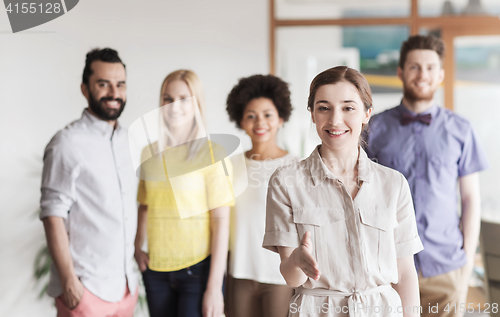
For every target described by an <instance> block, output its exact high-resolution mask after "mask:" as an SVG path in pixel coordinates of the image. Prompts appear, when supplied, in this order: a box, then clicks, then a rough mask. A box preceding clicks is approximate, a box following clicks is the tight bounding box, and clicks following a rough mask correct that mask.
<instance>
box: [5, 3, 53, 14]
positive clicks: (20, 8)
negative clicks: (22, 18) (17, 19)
mask: <svg viewBox="0 0 500 317" xmlns="http://www.w3.org/2000/svg"><path fill="white" fill-rule="evenodd" d="M61 9H62V8H61V4H60V3H38V4H37V3H27V2H24V3H16V4H14V5H12V3H9V5H8V6H7V12H8V13H13V12H14V13H56V14H57V13H61Z"/></svg>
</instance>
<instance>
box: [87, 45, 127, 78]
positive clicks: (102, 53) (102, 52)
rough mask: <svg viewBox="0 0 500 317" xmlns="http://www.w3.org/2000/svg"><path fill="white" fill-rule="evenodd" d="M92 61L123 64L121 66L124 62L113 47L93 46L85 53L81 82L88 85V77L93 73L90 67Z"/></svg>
mask: <svg viewBox="0 0 500 317" xmlns="http://www.w3.org/2000/svg"><path fill="white" fill-rule="evenodd" d="M94 61H102V62H108V63H121V64H122V65H123V67H125V64H123V62H122V60H121V59H120V57H119V56H118V52H117V51H115V50H114V49H111V48H103V49H98V48H94V49H93V50H91V51H90V52H88V53H87V58H86V60H85V68H84V69H83V75H82V83H84V84H85V85H87V86H88V85H89V78H90V76H92V74H93V71H92V68H91V67H90V66H91V65H92V62H94Z"/></svg>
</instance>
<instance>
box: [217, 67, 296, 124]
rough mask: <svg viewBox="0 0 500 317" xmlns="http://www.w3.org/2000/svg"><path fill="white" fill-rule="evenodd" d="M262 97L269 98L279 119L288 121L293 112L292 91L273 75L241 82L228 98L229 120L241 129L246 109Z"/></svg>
mask: <svg viewBox="0 0 500 317" xmlns="http://www.w3.org/2000/svg"><path fill="white" fill-rule="evenodd" d="M261 97H264V98H269V99H270V100H271V101H272V102H273V104H274V106H275V107H276V109H277V110H278V115H279V117H280V118H282V119H283V121H284V122H287V121H288V119H289V118H290V114H291V113H292V110H293V108H292V103H291V101H290V90H289V89H288V84H287V83H285V82H284V81H283V80H281V79H280V78H278V77H276V76H273V75H253V76H250V77H245V78H241V79H240V80H239V82H238V84H237V85H236V86H234V87H233V89H232V90H231V92H230V93H229V95H228V96H227V101H226V103H227V107H226V110H227V113H228V114H229V120H231V121H233V122H235V123H236V127H237V128H240V129H241V126H240V122H241V120H242V119H243V112H244V111H245V107H246V106H247V104H248V103H249V102H250V101H252V100H253V99H255V98H261Z"/></svg>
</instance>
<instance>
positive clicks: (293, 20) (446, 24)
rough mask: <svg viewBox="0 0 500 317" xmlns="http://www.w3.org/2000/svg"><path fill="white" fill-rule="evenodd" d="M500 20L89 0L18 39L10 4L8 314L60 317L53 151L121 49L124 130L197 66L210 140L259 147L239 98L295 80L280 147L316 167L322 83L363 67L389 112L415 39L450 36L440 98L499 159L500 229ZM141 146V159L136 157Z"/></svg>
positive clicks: (290, 6) (485, 189) (496, 200)
mask: <svg viewBox="0 0 500 317" xmlns="http://www.w3.org/2000/svg"><path fill="white" fill-rule="evenodd" d="M499 15H500V0H448V1H446V0H377V1H373V0H350V1H348V2H346V1H341V0H252V1H243V0H211V1H206V0H184V1H174V0H167V1H147V2H145V1H138V0H131V1H118V0H107V1H97V0H82V1H80V2H79V3H78V5H77V6H76V7H75V8H74V9H72V10H71V11H69V12H68V13H66V14H65V15H63V16H61V17H59V18H57V19H55V20H53V21H50V22H48V23H46V24H43V25H40V26H38V27H35V28H32V29H29V30H26V31H23V32H19V33H15V34H13V33H12V31H11V28H10V24H9V20H8V17H7V12H6V11H5V10H4V7H1V8H0V109H1V112H0V166H3V168H1V169H0V206H2V207H1V208H2V212H1V213H0V215H1V218H0V316H9V317H18V316H19V317H21V316H23V317H24V316H42V317H44V316H54V315H55V308H54V307H53V301H52V300H51V299H49V298H48V297H47V296H41V297H39V294H40V293H41V292H42V291H43V287H44V285H45V283H46V280H47V276H46V275H45V274H44V267H45V266H44V263H45V262H44V261H45V259H46V257H44V256H43V252H42V253H39V252H40V250H43V247H44V245H45V237H44V233H43V228H42V223H41V222H40V221H39V220H38V218H37V211H38V201H39V198H40V189H39V187H40V176H41V168H42V155H43V150H44V148H45V146H46V144H47V143H48V142H49V140H50V138H51V137H52V136H53V135H54V134H55V133H56V132H57V131H58V130H59V129H61V128H62V127H64V126H65V125H66V124H68V123H69V122H71V121H73V120H76V119H78V118H79V117H80V116H81V112H82V111H83V109H84V108H85V107H86V100H85V99H84V97H83V96H82V95H81V92H80V83H81V75H82V71H83V67H84V62H85V54H86V53H87V52H88V51H89V50H90V49H92V48H95V47H111V48H114V49H116V50H118V52H119V54H120V56H121V58H122V60H123V61H124V63H125V64H126V65H127V76H128V78H127V85H128V101H127V106H126V108H125V111H124V112H123V114H122V116H121V118H120V122H121V124H123V125H124V126H129V125H130V124H131V123H132V122H133V121H135V120H136V119H137V118H139V117H140V116H141V115H142V114H145V113H147V112H149V111H151V110H153V109H155V108H156V107H158V96H159V91H160V85H161V82H162V80H163V79H164V77H165V76H166V75H167V74H168V73H170V72H171V71H173V70H176V69H180V68H188V69H192V70H193V71H195V72H196V73H197V74H198V75H199V76H200V78H201V80H202V83H203V85H204V88H205V95H206V100H207V119H208V126H207V130H208V132H209V133H230V134H235V135H237V136H238V137H240V138H241V140H242V143H243V149H245V150H247V149H249V147H250V140H249V139H248V138H247V137H246V136H245V135H244V134H243V133H241V132H240V131H238V130H237V129H236V128H235V127H234V124H232V123H230V122H229V120H228V118H227V114H226V111H225V100H226V96H227V94H228V93H229V91H230V89H231V88H232V86H233V85H235V84H236V83H237V80H238V79H239V78H241V77H245V76H249V75H253V74H257V73H261V74H267V73H274V74H276V75H278V76H281V77H282V78H283V79H284V80H285V81H287V82H288V83H289V84H290V88H291V91H292V104H293V106H294V108H295V110H294V112H293V114H292V117H291V119H290V122H289V123H287V124H286V125H285V127H284V129H282V131H281V132H280V135H279V142H280V143H281V145H282V146H284V147H285V148H286V149H287V150H289V151H290V152H292V153H294V154H295V155H299V156H301V157H304V156H306V155H308V154H309V153H310V151H311V150H312V149H313V148H314V146H315V145H316V144H317V143H319V141H318V139H316V138H315V134H316V133H315V130H314V128H313V126H312V124H311V121H310V117H309V113H308V112H307V111H306V103H307V95H308V89H309V83H310V81H311V80H312V78H313V77H314V76H315V75H316V74H317V73H319V72H320V71H322V70H324V69H327V68H330V67H333V66H337V65H342V64H343V65H348V66H350V67H353V68H356V69H359V70H360V71H361V72H362V73H363V74H365V76H366V77H367V79H368V81H369V82H370V85H371V87H372V91H373V94H374V110H375V112H380V111H383V110H384V109H387V108H391V107H394V106H396V105H397V104H399V102H400V100H401V98H402V92H401V84H400V81H399V80H398V79H397V77H396V68H397V63H398V58H399V47H400V45H401V42H402V41H403V40H405V39H406V38H407V37H408V36H409V35H411V34H418V33H420V34H434V35H436V36H439V37H441V38H442V39H443V40H444V41H445V43H446V45H447V53H446V59H445V63H444V68H445V72H446V79H445V82H444V83H443V85H442V86H441V87H440V89H439V91H438V92H437V94H436V101H437V102H438V103H439V104H440V105H441V106H443V107H447V108H449V109H452V110H454V111H456V112H457V113H458V114H460V115H462V116H464V117H465V118H467V119H468V120H470V121H471V122H472V124H473V126H474V128H475V130H476V132H477V134H478V136H479V139H480V141H481V142H482V145H483V147H484V148H485V150H486V153H487V155H488V158H489V160H490V163H491V168H490V169H489V170H488V171H486V172H484V173H482V174H481V192H482V211H483V218H484V219H485V221H486V220H488V221H493V222H498V221H499V219H500V195H498V191H499V188H500V186H499V185H500V184H499V182H500V181H499V178H500V164H499V162H500V149H499V147H498V146H497V145H498V140H497V134H496V132H497V130H496V127H497V121H498V118H500V107H499V106H498V105H497V104H498V103H499V102H500V20H499V18H498V16H499ZM141 147H142V145H141V146H138V148H137V149H132V155H133V156H134V159H137V160H138V159H139V153H140V149H141ZM134 151H135V153H136V155H134ZM495 228H496V227H493V230H496V229H495ZM498 231H500V230H498ZM488 237H489V238H488V239H489V240H488V241H490V242H491V241H493V242H496V241H494V239H495V238H494V236H488ZM490 244H491V243H490ZM494 244H495V243H493V245H494ZM494 247H495V246H493V249H494ZM484 249H485V248H483V249H481V248H479V249H478V255H477V263H476V264H477V265H476V268H475V274H474V277H473V278H472V279H471V282H470V286H471V290H470V294H471V295H470V300H469V302H473V303H474V305H476V304H478V305H479V306H474V307H475V312H474V314H477V313H479V310H480V311H481V312H482V311H483V310H484V307H485V306H484V305H485V303H487V302H488V301H489V299H488V298H489V297H488V296H490V295H491V296H500V295H498V294H500V286H498V284H496V282H500V273H498V275H495V274H497V273H495V272H496V271H495V268H497V269H498V268H500V251H499V255H498V257H497V254H496V253H495V252H496V251H495V250H494V251H491V252H492V253H491V254H489V251H488V252H486V253H485V250H484ZM37 254H41V256H40V257H39V258H38V264H37V266H36V267H35V262H36V261H37ZM489 256H491V257H489ZM485 257H486V258H487V259H489V260H487V261H485V260H483V259H484V258H485ZM488 263H489V264H488ZM488 266H489V267H488ZM485 270H486V272H485ZM488 273H489V274H488ZM35 275H37V276H38V278H37V277H36V276H35ZM487 276H489V277H491V276H492V277H493V278H490V283H489V284H486V282H488V278H487ZM495 281H496V282H495ZM497 293H498V294H497ZM495 294H497V295H495ZM499 301H500V300H497V303H498V302H499ZM138 310H140V309H138ZM490 311H491V309H490ZM137 316H147V313H145V311H142V312H139V311H138V313H137ZM492 316H493V314H492Z"/></svg>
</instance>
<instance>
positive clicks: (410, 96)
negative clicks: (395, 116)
mask: <svg viewBox="0 0 500 317" xmlns="http://www.w3.org/2000/svg"><path fill="white" fill-rule="evenodd" d="M436 89H437V87H436ZM436 89H434V90H432V91H429V92H427V93H419V92H416V91H415V90H413V89H412V88H410V87H409V85H403V97H404V98H405V99H406V100H408V101H412V102H418V101H431V100H432V99H433V98H434V93H435V92H436Z"/></svg>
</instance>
